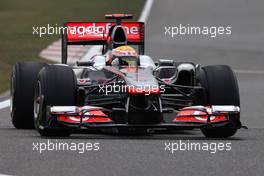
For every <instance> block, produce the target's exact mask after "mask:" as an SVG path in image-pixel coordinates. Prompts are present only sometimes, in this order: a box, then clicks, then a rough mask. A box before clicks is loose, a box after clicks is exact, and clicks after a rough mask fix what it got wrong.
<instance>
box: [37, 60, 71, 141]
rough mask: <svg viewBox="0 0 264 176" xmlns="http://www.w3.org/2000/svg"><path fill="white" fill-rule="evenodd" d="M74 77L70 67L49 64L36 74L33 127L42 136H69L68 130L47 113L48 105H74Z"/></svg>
mask: <svg viewBox="0 0 264 176" xmlns="http://www.w3.org/2000/svg"><path fill="white" fill-rule="evenodd" d="M75 96H76V77H75V74H74V72H73V70H72V68H71V67H69V66H66V65H49V66H47V67H45V68H43V69H42V70H41V71H40V73H39V76H38V81H37V85H36V88H35V98H34V118H35V127H36V129H37V130H38V132H39V133H40V135H42V136H69V135H70V130H69V129H67V128H65V127H63V126H62V125H60V124H59V123H58V122H57V120H56V119H51V117H49V115H47V110H48V109H47V108H48V107H49V106H50V107H51V106H74V105H75Z"/></svg>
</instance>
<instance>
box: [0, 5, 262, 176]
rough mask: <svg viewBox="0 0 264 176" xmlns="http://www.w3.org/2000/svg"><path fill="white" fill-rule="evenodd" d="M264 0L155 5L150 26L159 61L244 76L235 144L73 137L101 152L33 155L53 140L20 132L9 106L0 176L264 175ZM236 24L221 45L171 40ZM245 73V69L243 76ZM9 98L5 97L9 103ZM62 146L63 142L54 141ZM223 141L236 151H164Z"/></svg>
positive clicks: (186, 135) (184, 136) (2, 125)
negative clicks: (193, 29)
mask: <svg viewBox="0 0 264 176" xmlns="http://www.w3.org/2000/svg"><path fill="white" fill-rule="evenodd" d="M263 6H264V1H262V0H251V1H241V0H233V1H229V0H222V1H217V0H177V1H175V0H162V1H161V0H160V1H157V0H156V1H155V2H154V5H153V7H152V10H151V13H150V16H149V19H148V24H147V27H146V37H147V42H146V52H147V53H148V54H150V55H151V56H152V57H154V58H174V59H177V58H181V59H177V60H188V61H193V62H196V63H200V64H202V65H209V64H228V65H231V66H232V68H234V69H236V70H238V72H237V76H238V80H239V87H240V95H241V109H242V113H241V114H242V117H241V119H242V122H243V124H244V125H247V126H248V127H249V129H248V130H245V129H241V130H239V132H238V133H237V134H236V135H235V137H232V138H230V139H226V140H224V139H218V140H212V139H205V138H203V136H202V134H201V133H200V132H199V131H198V130H195V131H190V132H188V131H187V132H185V131H181V132H178V133H176V134H172V135H164V134H159V135H153V136H113V135H104V134H88V135H83V134H82V135H73V136H71V137H70V138H67V139H59V141H63V142H68V143H71V142H75V143H83V142H92V143H94V142H98V143H100V150H99V151H87V152H85V153H83V154H78V152H76V151H44V152H43V153H42V154H40V153H39V152H38V151H33V145H32V143H33V142H34V143H36V142H47V140H48V139H47V138H41V137H40V136H39V134H38V133H37V132H35V131H32V130H16V129H14V128H13V127H12V125H11V123H10V115H9V110H8V108H6V109H2V110H0V173H1V174H9V175H240V176H241V175H262V174H263V173H264V168H263V158H264V150H263V146H264V129H263V126H264V120H263V119H264V117H263V114H264V108H263V104H264V94H263V91H264V74H263V68H264V61H263V59H264V47H263V46H264V23H263V16H264V12H263ZM180 23H182V24H192V25H208V26H210V25H231V26H232V35H231V36H226V37H223V38H221V39H220V38H218V39H211V40H208V38H206V37H205V38H203V37H194V38H192V39H191V40H189V39H188V36H183V38H181V39H179V38H173V39H172V38H170V37H168V36H165V35H164V32H165V30H164V25H171V26H175V25H178V24H180ZM239 70H240V71H239ZM1 100H2V99H1ZM50 140H51V141H53V142H55V141H56V140H57V139H50ZM180 140H182V141H185V142H188V140H189V141H190V142H199V143H203V142H207V143H214V142H217V143H219V142H223V143H229V142H231V144H232V150H231V151H218V152H216V153H215V154H212V153H210V152H208V151H175V152H174V153H173V154H172V153H170V152H168V151H165V150H164V147H165V145H164V143H165V142H179V141H180Z"/></svg>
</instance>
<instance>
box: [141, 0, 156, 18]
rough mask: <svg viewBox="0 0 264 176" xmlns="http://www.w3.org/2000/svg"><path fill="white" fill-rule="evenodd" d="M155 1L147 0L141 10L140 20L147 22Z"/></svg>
mask: <svg viewBox="0 0 264 176" xmlns="http://www.w3.org/2000/svg"><path fill="white" fill-rule="evenodd" d="M153 2H154V0H146V2H145V5H144V8H143V10H142V12H141V15H140V17H139V19H138V21H141V22H145V23H146V22H147V20H148V16H149V13H150V10H151V7H152V5H153Z"/></svg>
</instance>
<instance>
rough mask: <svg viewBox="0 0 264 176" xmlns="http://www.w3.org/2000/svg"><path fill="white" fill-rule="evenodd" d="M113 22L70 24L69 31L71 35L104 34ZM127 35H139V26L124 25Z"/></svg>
mask: <svg viewBox="0 0 264 176" xmlns="http://www.w3.org/2000/svg"><path fill="white" fill-rule="evenodd" d="M111 26H112V23H103V24H100V23H99V24H98V23H91V24H90V25H87V24H83V25H78V26H68V32H69V33H70V34H71V35H78V36H79V37H83V36H85V35H103V34H108V33H109V30H110V28H111ZM122 27H123V28H124V30H125V32H126V34H127V35H138V34H139V27H138V26H122Z"/></svg>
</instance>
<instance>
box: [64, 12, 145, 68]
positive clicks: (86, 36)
mask: <svg viewBox="0 0 264 176" xmlns="http://www.w3.org/2000/svg"><path fill="white" fill-rule="evenodd" d="M122 15H125V14H114V15H106V18H107V19H116V22H67V23H65V24H64V31H63V32H62V63H64V64H66V63H67V50H68V45H103V46H105V45H108V44H109V42H111V29H112V27H113V26H115V25H121V26H122V27H123V28H124V31H125V33H126V36H127V44H128V45H139V46H140V47H139V48H141V49H140V53H141V54H143V53H144V23H143V22H121V19H129V18H130V16H129V15H126V16H122Z"/></svg>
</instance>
